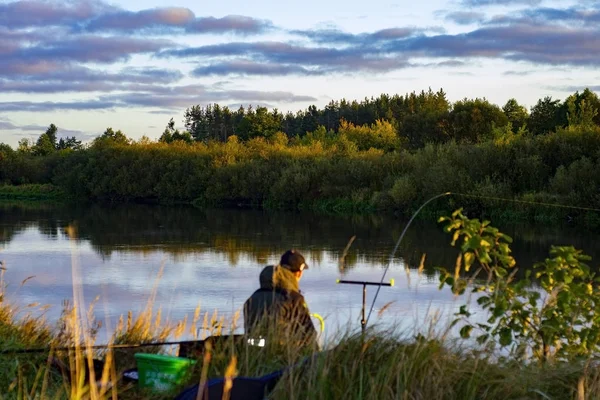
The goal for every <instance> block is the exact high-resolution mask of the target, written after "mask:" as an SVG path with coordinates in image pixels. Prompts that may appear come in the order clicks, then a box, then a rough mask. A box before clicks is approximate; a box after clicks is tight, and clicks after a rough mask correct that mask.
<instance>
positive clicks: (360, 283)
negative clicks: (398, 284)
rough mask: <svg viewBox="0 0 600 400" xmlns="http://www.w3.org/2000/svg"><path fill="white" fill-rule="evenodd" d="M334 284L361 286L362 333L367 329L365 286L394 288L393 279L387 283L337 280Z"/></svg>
mask: <svg viewBox="0 0 600 400" xmlns="http://www.w3.org/2000/svg"><path fill="white" fill-rule="evenodd" d="M335 283H338V284H346V285H362V287H363V292H362V309H361V319H360V326H361V328H362V331H363V333H364V331H365V329H366V327H367V320H366V319H365V307H366V303H367V286H369V285H370V286H394V280H393V279H390V281H389V283H382V282H369V281H349V280H346V279H338V280H336V282H335Z"/></svg>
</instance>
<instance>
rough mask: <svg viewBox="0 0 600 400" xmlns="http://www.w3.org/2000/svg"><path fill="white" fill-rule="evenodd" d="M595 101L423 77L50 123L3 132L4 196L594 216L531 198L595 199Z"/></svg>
mask: <svg viewBox="0 0 600 400" xmlns="http://www.w3.org/2000/svg"><path fill="white" fill-rule="evenodd" d="M599 109H600V98H599V97H598V95H597V94H596V93H594V92H593V91H591V90H589V89H585V90H583V91H582V92H576V93H574V94H572V95H570V96H568V97H567V98H566V99H565V100H564V101H561V100H556V99H552V98H550V97H546V98H543V99H540V100H539V101H538V102H537V103H536V104H535V105H534V106H533V107H531V109H530V110H527V108H525V107H523V106H522V105H520V104H519V103H518V102H517V100H515V99H511V100H509V101H507V103H506V104H505V105H503V106H502V107H500V106H498V105H495V104H492V103H490V102H489V101H487V100H486V99H480V98H476V99H463V100H460V101H456V102H454V103H451V102H450V101H448V99H447V95H446V93H445V92H444V91H443V90H439V91H437V92H434V91H432V90H431V89H429V90H428V91H422V92H420V93H415V92H413V93H410V94H407V95H393V96H389V95H380V96H379V97H377V98H371V99H367V98H365V99H364V100H362V101H360V102H359V101H352V102H349V101H346V100H341V101H332V102H331V103H329V104H328V105H327V106H325V107H324V108H322V109H319V108H317V107H316V106H310V107H309V108H308V109H306V110H304V111H298V112H297V113H295V114H293V113H287V114H285V115H284V114H282V113H280V112H279V111H278V110H277V109H273V110H269V109H267V108H264V107H256V108H255V109H254V108H253V107H251V106H249V107H247V108H243V107H240V108H239V109H238V110H235V111H232V110H230V109H229V108H227V107H221V106H219V105H218V104H212V105H207V106H200V105H195V106H191V107H189V108H188V109H187V110H186V111H185V113H184V116H183V124H184V126H185V128H184V129H182V130H181V131H180V130H179V129H177V128H176V127H175V121H174V120H173V119H171V120H170V121H169V122H168V123H167V125H166V127H165V130H164V132H163V134H162V135H161V136H160V138H159V139H158V140H150V139H149V138H148V137H145V136H144V137H142V138H141V139H139V140H132V139H130V138H128V137H127V136H126V134H125V133H123V132H122V131H120V130H116V131H115V130H114V129H113V128H112V127H109V128H107V129H106V130H105V132H104V133H103V134H102V135H100V136H98V137H96V138H95V139H94V140H93V141H91V142H90V143H85V144H84V143H81V142H80V141H78V140H77V139H76V138H74V137H64V138H60V139H59V138H58V136H59V131H58V127H56V126H55V125H54V124H50V126H49V127H48V129H47V130H46V132H43V133H41V135H40V136H39V138H38V139H37V140H36V141H29V140H26V139H24V140H22V141H21V142H19V145H18V148H16V149H13V148H12V147H10V146H8V145H6V144H0V184H2V185H3V186H0V198H2V197H4V198H7V197H8V198H11V197H13V198H15V197H18V196H19V193H21V192H23V193H26V192H28V191H34V192H42V193H43V192H48V191H51V192H52V193H56V191H60V193H61V196H63V197H65V198H69V199H74V200H85V201H108V202H160V203H194V204H196V205H198V206H252V207H264V208H282V209H298V208H301V209H320V210H327V211H335V212H372V211H383V210H387V211H396V212H398V213H403V214H408V213H410V212H412V211H414V210H415V209H416V208H417V207H418V206H419V205H420V204H421V203H422V202H423V201H425V200H426V199H428V198H429V197H431V196H434V195H436V194H439V193H443V192H447V191H451V192H455V193H461V194H468V195H473V196H479V197H463V198H461V199H460V201H457V199H456V198H454V199H450V200H448V201H447V202H446V203H448V202H450V204H449V205H450V206H454V205H456V204H459V203H460V204H461V205H463V204H465V205H468V206H471V207H473V208H476V209H478V210H480V211H482V212H485V213H491V214H493V215H495V216H496V217H498V216H502V215H503V214H507V215H513V216H515V215H516V216H518V217H529V218H547V217H552V218H554V217H559V218H566V219H568V220H569V221H570V220H573V219H576V220H579V219H582V218H584V219H586V221H587V220H589V219H592V221H587V222H591V223H593V224H594V225H596V224H598V223H599V221H598V220H600V217H598V214H597V213H596V214H590V213H585V212H583V211H581V210H579V211H578V210H575V209H566V208H564V209H560V208H552V207H548V208H544V207H532V206H531V205H528V204H527V202H538V203H539V202H543V203H549V204H554V205H566V206H576V207H587V208H598V209H600V190H599V188H600V174H597V173H596V171H597V170H599V167H600V115H599V114H598V110H599ZM19 188H21V189H19ZM34 197H35V196H34ZM494 198H503V199H512V200H517V201H521V202H522V203H506V202H505V203H499V202H498V201H496V200H494ZM590 215H592V216H590ZM593 215H595V216H593ZM505 216H506V215H505Z"/></svg>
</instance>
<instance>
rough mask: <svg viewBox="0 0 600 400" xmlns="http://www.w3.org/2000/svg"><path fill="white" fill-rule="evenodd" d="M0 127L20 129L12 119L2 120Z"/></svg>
mask: <svg viewBox="0 0 600 400" xmlns="http://www.w3.org/2000/svg"><path fill="white" fill-rule="evenodd" d="M0 129H3V130H13V129H18V127H17V126H16V125H15V124H13V123H12V122H10V121H0Z"/></svg>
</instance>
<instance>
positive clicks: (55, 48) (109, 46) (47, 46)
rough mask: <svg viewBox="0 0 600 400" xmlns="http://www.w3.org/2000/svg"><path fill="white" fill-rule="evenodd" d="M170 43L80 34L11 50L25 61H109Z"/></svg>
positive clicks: (169, 44) (14, 55) (157, 49)
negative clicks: (14, 50)
mask: <svg viewBox="0 0 600 400" xmlns="http://www.w3.org/2000/svg"><path fill="white" fill-rule="evenodd" d="M172 46H173V42H171V41H169V40H164V39H140V38H133V37H114V36H100V35H81V36H74V37H70V38H58V39H55V40H49V41H46V42H44V43H41V44H39V45H35V46H29V47H23V48H21V49H19V51H17V52H15V53H14V54H13V60H14V61H21V62H27V61H31V60H33V61H37V60H40V59H41V60H46V61H51V60H60V61H77V62H95V63H109V64H110V63H115V62H119V61H121V62H122V61H127V60H129V59H130V58H131V56H132V55H133V54H144V53H153V52H156V51H160V50H162V49H165V48H169V47H172ZM9 60H10V57H9Z"/></svg>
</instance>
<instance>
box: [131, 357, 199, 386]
mask: <svg viewBox="0 0 600 400" xmlns="http://www.w3.org/2000/svg"><path fill="white" fill-rule="evenodd" d="M135 362H136V364H137V369H138V377H139V380H138V385H139V386H140V387H145V388H148V389H151V390H153V391H160V392H164V391H169V390H172V389H174V388H175V387H177V386H179V385H181V384H183V383H185V379H186V377H187V374H188V372H189V368H190V367H191V366H192V365H193V364H195V363H196V361H194V360H190V359H188V358H182V357H172V356H164V355H160V354H147V353H137V354H135Z"/></svg>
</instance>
